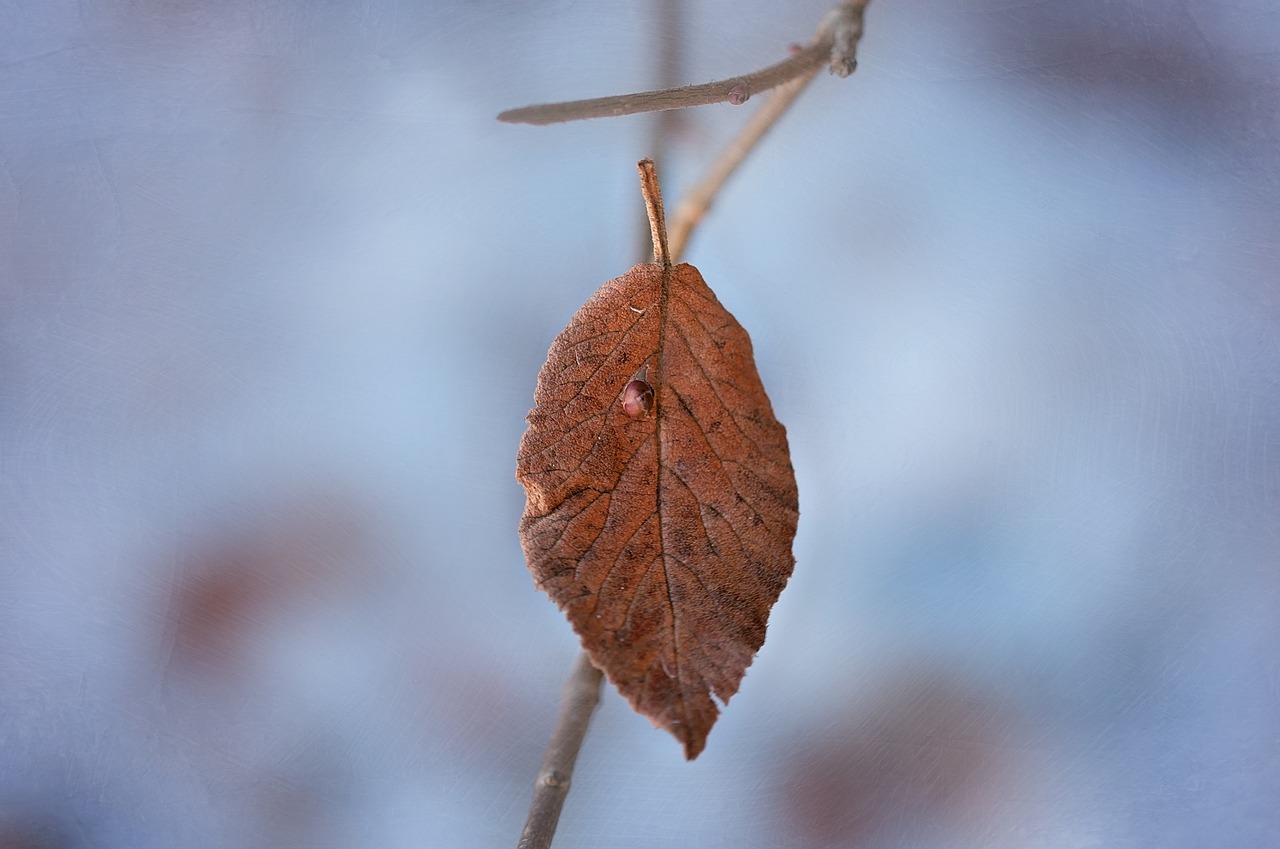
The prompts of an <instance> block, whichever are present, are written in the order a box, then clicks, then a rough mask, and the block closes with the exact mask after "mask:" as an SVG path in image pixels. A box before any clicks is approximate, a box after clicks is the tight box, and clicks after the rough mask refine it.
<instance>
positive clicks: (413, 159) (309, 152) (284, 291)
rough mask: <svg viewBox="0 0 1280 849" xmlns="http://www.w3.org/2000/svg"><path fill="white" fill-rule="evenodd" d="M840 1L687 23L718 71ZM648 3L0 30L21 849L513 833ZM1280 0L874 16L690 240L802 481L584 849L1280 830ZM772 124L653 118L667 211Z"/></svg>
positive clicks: (127, 1)
mask: <svg viewBox="0 0 1280 849" xmlns="http://www.w3.org/2000/svg"><path fill="white" fill-rule="evenodd" d="M826 8H827V2H826V0H794V2H789V3H786V4H779V3H776V2H766V1H765V0H733V2H730V0H686V2H685V3H684V5H683V9H682V10H680V12H679V14H680V27H679V29H680V31H681V33H682V38H681V45H682V47H683V49H684V65H683V68H682V69H681V76H682V77H683V81H685V82H696V81H703V80H707V79H713V78H718V77H723V76H729V75H732V74H735V73H739V72H743V71H746V70H750V69H753V68H756V67H759V66H762V65H764V64H768V63H770V62H772V61H775V60H777V59H779V58H781V57H782V56H783V55H785V51H786V47H787V45H788V43H790V42H794V41H803V40H805V39H807V38H808V37H809V34H810V33H811V32H812V30H813V28H814V27H815V25H816V23H817V21H818V20H819V19H820V18H821V16H822V15H823V13H824V12H825V10H826ZM661 9H662V7H661V6H660V5H658V4H657V3H655V2H652V1H651V0H634V2H630V1H629V2H621V0H616V1H612V2H588V0H520V2H511V1H510V0H466V2H462V0H457V2H442V1H441V0H414V2H408V1H407V0H349V2H340V3H339V2H317V1H316V0H229V1H228V2H221V3H211V2H184V0H108V2H101V3H74V2H69V0H49V2H41V3H34V2H28V3H23V2H16V3H15V2H3V3H0V19H2V20H3V23H2V24H0V393H2V395H0V547H2V548H0V846H3V847H5V849H10V847H13V848H14V849H71V847H129V848H130V849H147V847H157V848H158V847H226V846H241V847H280V846H299V847H303V846H305V847H319V846H325V847H329V846H332V847H349V846H380V847H423V846H426V847H437V846H439V847H491V846H503V845H514V843H515V839H516V836H517V834H518V832H519V829H520V826H521V824H522V822H523V819H524V814H525V809H526V806H527V804H528V798H529V792H530V789H531V784H532V781H533V777H534V774H535V772H536V769H537V766H538V763H539V761H540V759H541V754H542V749H543V746H544V744H545V742H546V738H547V735H548V732H549V730H550V727H551V724H552V722H553V719H554V716H555V711H556V708H557V702H558V699H559V692H560V687H561V684H562V682H563V679H564V677H565V675H566V674H567V672H568V670H569V668H570V667H571V665H572V663H573V660H574V657H575V653H576V644H575V639H574V637H573V636H572V634H571V632H570V630H569V628H568V626H567V625H566V624H565V623H564V621H563V620H562V618H561V616H560V614H559V613H558V611H556V609H555V608H554V606H553V605H552V604H551V603H550V602H549V601H548V600H547V599H546V598H544V597H543V596H541V595H540V594H538V593H536V592H535V590H534V589H533V587H532V585H531V581H530V579H529V576H528V574H527V571H526V569H525V567H524V565H523V559H522V555H521V552H520V548H519V544H518V541H517V537H516V522H517V519H518V517H519V514H520V511H521V508H522V505H523V494H522V492H521V491H520V488H519V486H518V485H517V484H516V482H515V480H514V479H513V466H514V453H515V448H516V444H517V442H518V440H519V436H520V433H521V432H522V430H523V424H524V422H523V417H524V414H525V413H526V412H527V410H528V408H529V406H530V403H531V397H532V390H533V383H534V379H535V376H536V374H537V371H538V367H539V366H540V364H541V362H542V359H543V357H544V356H545V353H546V349H547V346H548V344H549V343H550V340H551V338H552V337H553V336H554V335H555V333H557V332H558V331H559V330H560V328H561V327H562V326H563V325H564V323H565V322H566V321H567V319H568V317H569V316H570V315H571V314H572V312H573V311H574V310H575V309H576V308H577V306H578V305H579V304H580V303H581V302H582V301H583V300H585V299H586V298H587V296H588V295H590V293H591V292H592V291H593V290H594V289H595V287H596V286H597V285H599V284H600V283H601V282H603V281H604V280H606V279H608V278H610V277H614V276H617V275H619V274H621V273H622V272H623V271H625V270H626V269H627V268H628V267H629V266H630V265H631V263H632V262H633V261H634V260H635V259H636V251H637V241H638V238H639V232H640V226H641V225H640V216H641V202H640V198H639V194H638V189H637V182H636V177H635V171H634V163H635V161H636V160H637V159H639V158H640V157H642V156H644V155H646V154H647V153H649V152H650V145H651V142H650V136H651V131H652V121H651V119H650V118H648V117H633V118H624V119H617V120H606V121H592V122H585V123H580V124H576V125H563V126H558V127H547V128H530V127H513V126H508V125H503V124H500V123H498V122H497V121H495V120H494V115H495V114H496V113H497V112H499V111H500V110H502V109H505V108H509V107H513V106H519V105H524V104H526V103H530V102H539V101H547V100H558V99H567V98H573V97H588V96H595V95H602V94H609V93H618V92H624V91H630V90H636V89H643V88H648V87H651V85H652V84H653V82H654V80H655V79H656V78H657V77H658V70H657V68H655V57H656V56H657V55H658V54H659V53H660V48H661V46H662V45H661V39H662V38H663V36H661V35H660V33H661V32H662V21H661V18H662V12H661ZM1277 45H1280V12H1277V10H1276V7H1275V5H1274V4H1273V3H1271V2H1269V0H1232V2H1227V0H1203V2H1198V3H1167V4H1166V3H1148V2H1143V0H1074V2H1064V3H1055V2H1034V3H1027V2H1012V0H949V2H925V0H903V2H889V1H888V0H876V2H874V3H872V5H871V7H870V8H869V10H868V13H867V33H866V37H865V38H864V40H863V43H862V47H861V50H860V59H861V66H860V68H859V70H858V72H857V74H856V75H855V76H854V77H852V78H850V79H847V80H838V79H835V78H831V77H828V76H826V75H823V76H821V77H820V78H819V79H818V80H817V81H816V82H815V83H814V85H813V86H812V87H811V89H810V90H809V91H808V92H807V93H806V94H805V96H804V97H803V98H802V99H801V100H800V102H799V103H798V104H797V106H796V108H795V110H794V112H793V113H792V114H790V115H789V116H788V117H787V118H786V119H785V120H784V122H783V123H782V124H781V125H780V126H779V127H778V128H777V129H776V130H775V132H774V133H773V134H772V135H771V136H770V137H769V138H768V139H767V141H766V142H765V143H764V145H763V146H762V147H761V148H760V149H759V150H758V151H757V152H756V154H755V156H754V157H753V158H752V159H751V160H750V161H749V162H748V164H747V166H746V167H745V169H744V170H743V171H742V173H740V174H739V176H738V177H737V178H735V180H734V181H733V182H732V183H731V185H730V186H729V187H728V188H727V189H726V191H725V192H724V193H723V195H722V196H721V197H720V198H719V200H718V202H717V204H716V206H715V207H714V209H713V211H712V214H711V215H710V216H709V217H708V219H707V220H706V221H705V223H704V224H703V226H702V227H701V228H700V230H699V231H698V232H697V234H696V235H695V238H694V241H693V244H692V245H691V247H690V250H689V253H688V255H687V256H688V259H689V260H690V261H692V262H694V263H695V264H696V265H698V266H699V267H700V268H701V270H702V272H703V273H704V275H705V276H706V278H707V279H708V281H709V282H710V283H711V285H712V286H713V287H714V288H715V289H716V291H717V292H718V294H719V296H720V298H721V300H722V301H723V302H724V303H725V304H726V305H727V306H728V307H729V308H730V309H731V310H732V311H733V312H734V313H735V314H736V315H737V316H738V318H739V319H740V320H741V322H742V323H743V324H744V325H745V326H746V327H747V328H748V329H749V330H750V331H751V333H752V335H753V338H754V340H755V345H756V350H757V357H758V361H759V366H760V370H761V372H762V374H763V376H764V379H765V383H766V386H767V387H768V388H769V390H770V392H771V395H772V398H773V401H774V405H775V408H776V410H777V412H778V415H779V417H780V418H781V419H782V420H783V421H784V422H785V423H786V424H787V426H788V430H789V434H790V438H791V445H792V452H793V457H794V460H795V465H796V471H797V476H798V479H799V484H800V492H801V524H800V533H799V536H798V538H797V540H796V546H795V551H796V556H797V559H798V565H797V568H796V572H795V576H794V578H793V579H792V582H791V584H790V586H789V587H788V589H787V590H786V592H785V593H784V594H783V596H782V599H781V601H780V603H779V604H778V606H777V608H776V609H775V611H774V614H773V618H772V622H771V626H770V628H771V630H770V634H769V639H768V642H767V643H766V644H765V647H764V650H763V651H762V652H761V653H760V655H759V657H758V658H757V660H756V663H755V665H754V666H753V667H752V668H751V670H750V671H749V672H748V675H747V678H746V679H745V681H744V684H743V687H742V689H741V691H740V693H739V694H738V695H737V696H736V697H735V698H734V700H733V701H732V703H731V704H730V705H729V706H728V709H727V710H726V712H725V713H724V714H723V716H722V718H721V720H720V722H719V724H718V725H717V727H716V728H715V730H714V731H713V733H712V735H711V737H710V740H709V745H708V748H707V750H706V752H705V753H704V754H703V755H702V756H701V757H700V758H699V759H698V760H697V761H696V762H694V763H692V764H690V763H686V762H685V761H684V760H683V758H682V755H681V752H680V748H679V746H678V745H677V744H676V742H675V741H674V740H673V739H671V738H669V737H668V736H667V735H665V734H664V733H662V732H659V731H656V730H654V729H652V728H651V727H650V726H649V724H648V722H647V721H646V720H644V719H642V718H640V717H638V716H636V715H634V714H632V713H631V712H630V711H629V709H628V708H627V707H626V705H625V704H624V703H623V702H622V701H621V699H620V698H619V697H618V696H617V694H616V693H614V692H613V691H612V690H608V691H607V692H606V694H605V698H604V700H603V702H602V705H601V709H600V711H599V712H598V714H597V715H596V718H595V721H594V724H593V727H592V731H591V734H590V736H589V738H588V740H587V744H586V747H585V749H584V751H583V755H582V758H581V761H580V763H579V771H578V775H577V779H576V783H575V785H574V789H573V792H572V794H571V795H570V798H569V802H568V805H567V807H566V810H565V812H564V816H563V818H562V821H561V827H560V833H559V838H558V840H557V846H558V847H565V849H570V847H588V846H611V847H618V849H624V848H625V847H652V846H699V847H783V849H788V848H789V847H795V849H801V847H803V848H804V849H809V847H813V848H814V849H821V848H822V847H904V846H911V847H1011V848H1012V847H1054V848H1055V849H1056V848H1057V847H1094V846H1105V847H1148V846H1150V847H1157V846H1158V847H1203V846H1209V845H1216V846H1232V847H1274V846H1276V845H1280V805H1277V799H1280V615H1278V611H1280V570H1278V569H1277V545H1278V544H1280V511H1278V510H1277V508H1278V506H1280V289H1278V284H1280V82H1278V81H1280V47H1278V46H1277ZM755 105H756V101H753V102H751V103H748V104H747V105H746V106H743V107H731V106H727V105H723V106H715V107H707V108H705V109H701V110H696V111H693V112H689V113H685V114H683V115H682V116H681V118H680V120H679V121H678V122H677V123H676V124H675V126H674V128H673V131H672V133H671V135H670V137H669V139H668V144H667V148H666V151H665V153H664V159H663V161H662V162H661V163H660V167H661V168H662V173H663V176H664V183H665V186H666V189H667V194H668V197H669V200H674V199H675V198H676V197H678V195H679V194H680V192H681V191H682V189H684V188H686V187H687V186H688V185H690V183H691V182H692V181H693V180H694V179H696V177H697V176H698V174H699V173H700V170H701V169H702V168H703V167H704V166H705V165H706V164H707V163H708V162H709V161H710V160H711V159H712V157H713V156H714V154H715V152H716V150H717V149H718V148H719V147H720V145H722V144H723V143H724V142H725V141H726V140H728V139H729V138H731V137H732V135H733V134H734V132H735V131H736V129H737V128H738V127H739V126H740V125H741V124H742V122H743V121H744V120H745V119H746V117H747V115H748V114H749V110H750V109H751V108H753V107H754V106H755Z"/></svg>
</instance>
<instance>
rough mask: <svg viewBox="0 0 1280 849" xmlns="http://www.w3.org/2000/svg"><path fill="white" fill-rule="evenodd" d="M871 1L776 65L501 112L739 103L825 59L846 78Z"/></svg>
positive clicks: (598, 114)
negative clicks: (741, 73) (702, 80)
mask: <svg viewBox="0 0 1280 849" xmlns="http://www.w3.org/2000/svg"><path fill="white" fill-rule="evenodd" d="M868 2H869V0H844V2H842V3H841V4H840V5H839V6H837V7H836V8H835V9H833V10H831V11H830V12H828V13H827V15H826V17H825V18H823V20H822V23H821V24H820V25H819V27H818V32H817V34H816V35H815V36H814V39H813V41H812V42H810V43H809V44H808V45H806V46H804V47H801V48H800V49H799V50H796V51H795V52H794V53H793V54H792V55H791V56H790V57H789V58H787V59H784V60H782V61H781V62H779V63H777V64H776V65H770V66H769V67H767V68H764V69H762V70H759V71H755V72H752V73H750V74H746V75H745V76H740V77H730V78H729V79H725V80H716V81H715V82H710V83H702V84H700V85H688V86H680V87H678V88H664V89H659V90H657V91H642V92H636V93H634V94H620V95H614V96H612V97H597V98H592V99H590V100H574V101H569V102H567V103H540V104H537V105H534V106H524V107H522V108H520V109H509V110H507V111H506V112H503V113H502V114H500V115H499V116H498V120H499V121H506V122H507V123H511V124H556V123H560V122H561V121H578V120H582V119H584V118H609V117H616V116H618V115H634V114H636V113H639V112H657V111H661V110H664V109H684V108H686V107H689V106H705V105H707V104H710V103H726V102H727V103H732V104H734V105H740V104H743V103H745V102H746V101H747V99H748V98H749V97H751V95H753V94H758V93H759V92H762V91H767V90H768V89H771V88H776V87H777V86H780V85H782V84H784V83H787V82H789V81H791V80H795V79H799V78H801V77H810V78H811V77H812V76H813V74H814V73H815V72H816V71H817V70H818V69H819V68H821V67H822V65H823V64H827V65H828V66H829V67H830V69H831V73H833V74H836V75H837V76H841V77H847V76H849V74H851V73H853V70H854V68H855V67H857V64H858V63H857V58H856V52H857V47H858V39H859V38H861V36H862V14H863V10H864V9H866V7H867V3H868Z"/></svg>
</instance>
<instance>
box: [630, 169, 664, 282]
mask: <svg viewBox="0 0 1280 849" xmlns="http://www.w3.org/2000/svg"><path fill="white" fill-rule="evenodd" d="M636 167H637V168H639V169H640V193H641V194H643V195H644V207H645V210H646V211H648V213H649V233H650V235H652V237H653V261H654V262H656V263H659V264H661V265H663V266H664V267H666V268H670V267H671V257H672V253H671V251H670V250H669V249H668V247H667V221H666V216H665V215H664V214H663V211H662V189H661V188H660V187H659V186H658V170H657V168H655V167H654V164H653V160H652V159H641V160H640V161H639V162H638V163H636Z"/></svg>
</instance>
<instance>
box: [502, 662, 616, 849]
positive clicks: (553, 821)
mask: <svg viewBox="0 0 1280 849" xmlns="http://www.w3.org/2000/svg"><path fill="white" fill-rule="evenodd" d="M601 677H602V675H601V672H600V670H599V669H596V667H595V665H594V664H593V663H592V662H591V658H589V657H588V656H587V653H586V652H582V653H581V654H580V655H578V661H577V663H576V664H575V665H574V667H573V672H571V673H570V674H569V680H568V681H566V682H565V685H564V694H563V696H562V697H561V699H560V715H559V717H557V719H556V728H555V731H554V732H552V734H551V741H550V742H549V743H548V744H547V752H546V754H545V755H544V756H543V758H542V768H541V769H540V770H538V778H537V781H535V782H534V786H533V801H532V802H530V803H529V817H528V819H526V820H525V824H524V831H522V832H520V842H519V843H518V844H516V849H550V846H551V840H552V838H554V837H555V834H556V825H557V823H559V822H560V809H561V808H563V807H564V800H565V797H566V796H568V795H569V784H570V782H571V780H572V779H573V766H574V764H575V763H576V762H577V760H578V750H579V749H581V748H582V740H583V738H584V737H586V735H587V726H588V725H590V723H591V714H592V712H593V711H594V710H595V708H596V703H597V702H599V701H600V680H601Z"/></svg>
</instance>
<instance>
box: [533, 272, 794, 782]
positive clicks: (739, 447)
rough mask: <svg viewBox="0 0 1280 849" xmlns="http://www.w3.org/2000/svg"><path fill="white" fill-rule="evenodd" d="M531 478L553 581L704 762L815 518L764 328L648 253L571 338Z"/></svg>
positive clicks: (629, 688) (638, 699) (647, 709)
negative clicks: (801, 536)
mask: <svg viewBox="0 0 1280 849" xmlns="http://www.w3.org/2000/svg"><path fill="white" fill-rule="evenodd" d="M534 402H535V407H534V409H533V410H532V411H531V412H530V413H529V427H528V430H526V431H525V434H524V438H523V439H522V440H521V442H520V451H519V454H518V456H517V469H516V477H517V478H518V479H519V480H520V482H521V483H522V484H523V485H524V487H525V491H526V496H527V502H526V506H525V512H524V516H523V518H522V519H521V522H520V537H521V542H522V544H523V546H524V551H525V557H526V559H527V561H528V564H529V569H530V571H532V573H533V577H534V581H535V583H536V584H537V585H538V587H539V588H540V589H542V590H544V591H545V592H546V593H547V594H548V595H550V596H551V597H552V598H553V599H554V600H555V602H556V603H557V604H558V605H559V606H560V608H561V609H562V610H564V612H565V614H566V615H567V616H568V618H569V621H570V623H571V624H572V625H573V628H574V630H575V631H576V632H577V633H578V635H579V636H580V637H581V638H582V645H583V648H584V649H585V650H586V651H587V653H588V654H589V655H590V657H591V660H592V661H593V662H594V663H595V664H596V666H598V667H600V668H601V669H603V670H604V672H605V673H606V674H607V675H608V677H609V680H611V681H612V682H613V683H614V685H615V686H617V688H618V690H619V691H621V693H622V694H623V695H624V696H625V697H626V698H627V700H628V701H630V702H631V705H632V707H634V708H635V709H636V710H637V711H638V712H640V713H642V714H644V715H645V716H647V717H649V718H650V719H651V720H652V721H653V723H654V724H655V725H657V726H660V727H662V728H665V729H667V730H668V731H670V732H671V733H672V734H674V735H675V736H676V738H677V739H679V740H680V741H681V742H682V743H683V744H684V749H685V755H686V757H688V758H689V759H693V758H695V757H697V755H698V753H699V752H701V751H702V748H703V746H704V745H705V743H706V737H707V734H708V732H710V730H711V726H712V725H713V724H714V723H715V720H716V717H717V716H718V715H719V709H718V708H717V706H716V704H715V702H713V701H712V696H713V695H714V696H715V698H717V699H719V700H720V701H722V702H728V700H729V698H730V697H731V696H732V695H733V694H734V693H735V692H737V690H738V685H739V684H740V683H741V681H742V676H743V674H744V673H745V672H746V669H747V666H748V665H750V663H751V660H752V658H753V657H754V656H755V653H756V652H757V651H758V650H759V648H760V646H761V645H762V644H763V643H764V637H765V625H766V623H767V622H768V618H769V610H770V609H771V608H772V607H773V604H774V602H775V601H777V599H778V595H779V593H781V592H782V588H783V587H784V586H785V585H786V583H787V579H788V578H789V577H790V575H791V570H792V567H793V565H794V563H795V558H794V557H793V556H792V554H791V541H792V539H793V538H794V537H795V532H796V521H797V519H798V516H799V511H798V496H797V493H796V484H795V475H794V473H793V472H792V469H791V459H790V454H789V452H788V450H787V437H786V430H785V429H784V428H783V426H782V425H781V424H779V423H778V421H777V419H776V418H774V415H773V408H772V407H771V405H770V404H769V398H768V396H766V395H765V391H764V387H763V386H762V385H761V383H760V376H759V374H758V373H757V372H756V367H755V362H754V359H753V357H752V351H751V340H750V339H749V338H748V336H747V333H746V331H745V330H743V329H742V327H741V326H740V325H739V324H738V322H737V321H736V320H735V319H734V318H733V316H732V315H730V314H729V313H728V311H726V310H725V309H724V307H722V306H721V305H720V302H719V301H718V300H717V299H716V296H715V295H714V294H713V293H712V291H711V290H710V289H709V288H708V287H707V284H706V283H705V282H703V279H702V275H701V274H699V273H698V270H697V269H696V268H694V267H693V266H691V265H684V264H682V265H676V266H674V267H672V266H667V265H664V264H660V263H644V264H641V265H637V266H635V267H634V268H632V269H631V270H630V271H629V272H627V273H626V274H625V275H623V276H622V277H619V278H617V279H615V280H610V281H609V282H608V283H605V284H604V285H603V286H602V287H600V289H599V290H598V291H597V292H596V293H595V294H594V295H593V296H592V297H591V298H590V300H588V301H587V302H586V303H585V304H584V305H583V306H582V308H581V309H579V310H578V312H577V314H576V315H574V317H573V319H572V320H571V321H570V322H569V325H568V326H567V327H566V328H565V329H564V330H563V331H562V332H561V333H560V335H559V336H557V337H556V339H555V341H554V342H553V343H552V345H551V351H550V353H548V355H547V361H546V363H545V364H544V365H543V367H542V371H541V373H540V374H539V376H538V386H537V390H536V391H535V393H534Z"/></svg>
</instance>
